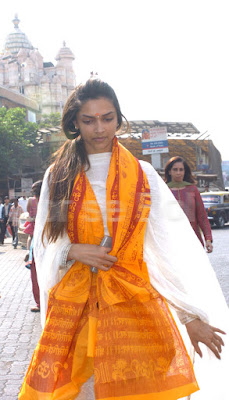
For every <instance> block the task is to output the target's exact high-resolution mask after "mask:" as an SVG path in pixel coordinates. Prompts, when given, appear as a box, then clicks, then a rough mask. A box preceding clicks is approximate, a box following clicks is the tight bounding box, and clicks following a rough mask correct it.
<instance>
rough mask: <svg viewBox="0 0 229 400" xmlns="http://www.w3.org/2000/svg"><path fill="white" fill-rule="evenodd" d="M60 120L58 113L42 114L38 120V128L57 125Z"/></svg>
mask: <svg viewBox="0 0 229 400" xmlns="http://www.w3.org/2000/svg"><path fill="white" fill-rule="evenodd" d="M60 121H61V115H60V113H58V112H57V113H51V114H42V115H41V119H40V121H39V129H43V128H52V127H55V126H59V125H60Z"/></svg>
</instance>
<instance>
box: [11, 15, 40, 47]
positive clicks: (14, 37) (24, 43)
mask: <svg viewBox="0 0 229 400" xmlns="http://www.w3.org/2000/svg"><path fill="white" fill-rule="evenodd" d="M19 22H20V20H19V19H18V16H17V15H15V18H14V19H13V23H14V32H12V33H10V34H9V35H8V36H7V38H6V43H5V52H6V51H8V52H9V53H11V54H13V55H16V54H17V53H18V52H19V50H21V49H28V50H33V48H34V47H33V46H32V44H31V43H30V41H29V40H28V38H27V36H26V35H25V34H24V33H23V32H22V31H21V30H20V29H19Z"/></svg>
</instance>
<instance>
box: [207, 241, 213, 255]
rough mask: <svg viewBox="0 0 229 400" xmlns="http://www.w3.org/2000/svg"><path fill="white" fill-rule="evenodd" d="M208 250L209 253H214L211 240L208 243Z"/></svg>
mask: <svg viewBox="0 0 229 400" xmlns="http://www.w3.org/2000/svg"><path fill="white" fill-rule="evenodd" d="M206 249H207V252H208V253H212V252H213V245H212V242H210V240H207V241H206Z"/></svg>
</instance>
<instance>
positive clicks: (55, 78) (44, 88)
mask: <svg viewBox="0 0 229 400" xmlns="http://www.w3.org/2000/svg"><path fill="white" fill-rule="evenodd" d="M19 23H20V20H19V19H18V17H17V15H16V16H15V18H14V19H13V24H14V31H13V32H12V33H10V34H9V35H8V36H7V38H6V41H5V47H4V49H3V50H2V52H1V53H0V89H1V88H4V89H5V90H9V92H10V93H11V94H12V92H14V93H17V94H20V95H21V96H23V97H24V98H26V99H28V100H31V101H32V102H33V108H34V109H36V107H34V104H37V106H38V109H39V113H40V114H41V113H42V114H50V113H55V112H61V111H62V108H63V105H64V103H65V101H66V99H67V98H68V96H69V95H70V93H71V92H72V90H73V89H74V87H75V73H74V70H73V61H74V59H75V57H74V55H73V53H72V51H71V50H70V49H69V48H68V47H67V46H66V43H65V42H64V43H63V47H62V48H61V49H60V50H59V51H58V53H57V56H56V58H55V59H56V65H53V63H51V62H44V60H43V57H42V55H41V54H40V52H39V51H38V49H36V48H34V47H33V45H32V44H31V43H30V41H29V39H28V38H27V36H26V35H25V33H23V32H22V31H21V29H20V28H19ZM34 102H35V103H34ZM0 106H1V105H0Z"/></svg>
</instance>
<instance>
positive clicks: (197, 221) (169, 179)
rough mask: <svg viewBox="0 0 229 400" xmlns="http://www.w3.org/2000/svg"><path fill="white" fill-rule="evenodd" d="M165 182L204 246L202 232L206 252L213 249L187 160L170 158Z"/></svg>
mask: <svg viewBox="0 0 229 400" xmlns="http://www.w3.org/2000/svg"><path fill="white" fill-rule="evenodd" d="M165 182H166V183H167V185H168V187H169V188H170V190H171V191H172V193H173V195H174V197H175V198H176V199H177V201H178V203H179V204H180V206H181V208H182V209H183V211H184V213H185V214H186V216H187V217H188V220H189V222H190V224H191V226H192V228H193V230H194V232H195V234H196V236H197V237H198V239H199V240H200V242H201V243H202V245H203V246H204V242H203V238H202V234H201V232H202V233H203V235H204V239H205V246H206V249H207V252H208V253H211V252H212V251H213V245H212V233H211V226H210V223H209V221H208V217H207V213H206V211H205V208H204V203H203V201H202V198H201V196H200V193H199V190H198V189H197V187H196V185H195V180H194V177H193V175H192V171H191V168H190V166H189V165H188V163H187V161H185V160H184V159H183V158H182V157H179V156H176V157H172V158H170V160H169V161H168V162H167V163H166V166H165Z"/></svg>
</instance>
